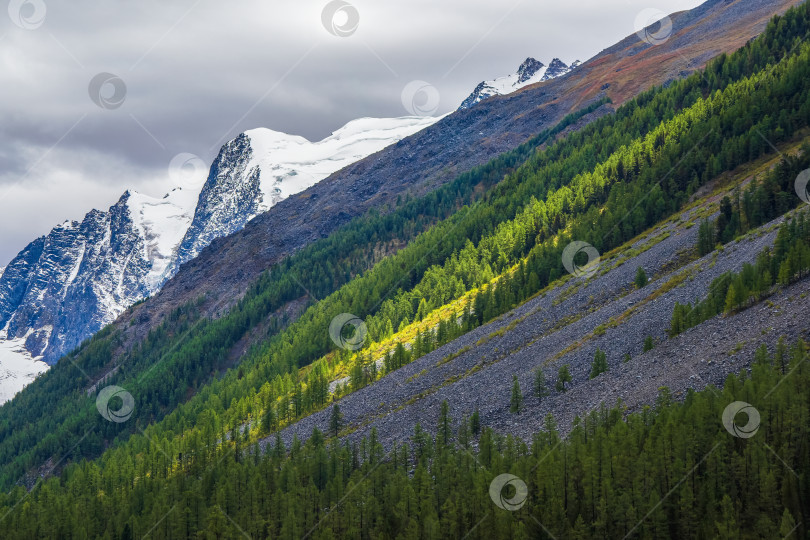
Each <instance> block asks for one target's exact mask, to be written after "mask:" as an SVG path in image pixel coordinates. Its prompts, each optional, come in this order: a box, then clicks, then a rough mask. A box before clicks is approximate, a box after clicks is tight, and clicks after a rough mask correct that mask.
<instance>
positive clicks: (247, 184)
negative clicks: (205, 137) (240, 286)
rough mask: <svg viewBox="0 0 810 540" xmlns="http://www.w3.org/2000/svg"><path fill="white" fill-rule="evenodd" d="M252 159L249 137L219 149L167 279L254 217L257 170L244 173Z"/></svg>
mask: <svg viewBox="0 0 810 540" xmlns="http://www.w3.org/2000/svg"><path fill="white" fill-rule="evenodd" d="M252 157H253V149H252V148H251V146H250V138H249V137H248V136H247V135H245V134H244V133H242V134H241V135H239V136H238V137H237V138H235V139H233V140H232V141H230V142H229V143H227V144H225V145H224V146H223V147H222V149H220V151H219V155H218V156H217V158H216V160H215V161H214V163H213V164H212V165H211V171H210V173H209V175H208V180H207V181H206V182H205V185H204V186H203V189H202V192H201V193H200V198H199V200H198V202H197V209H196V210H195V212H194V220H193V221H192V222H191V226H190V227H189V229H188V231H186V235H185V236H184V237H183V241H182V243H181V244H180V248H179V250H178V254H177V259H176V262H175V265H174V266H173V267H170V270H171V274H169V275H168V276H167V278H168V277H169V276H171V275H173V274H174V272H175V271H176V268H178V267H179V266H180V265H182V264H183V263H184V262H187V261H189V260H191V259H193V258H194V257H196V256H197V255H198V254H199V253H200V251H201V250H202V249H203V248H204V247H205V246H207V245H208V244H210V243H211V241H212V240H213V239H215V238H219V237H222V236H227V235H229V234H231V233H233V232H236V231H238V230H240V229H242V228H243V227H244V226H245V224H246V223H247V222H248V221H249V220H250V219H251V218H252V217H253V216H255V215H256V214H257V212H258V209H259V204H260V203H261V201H262V192H261V186H260V184H259V170H258V169H253V170H252V171H249V170H246V169H247V165H248V164H249V162H250V160H251V158H252Z"/></svg>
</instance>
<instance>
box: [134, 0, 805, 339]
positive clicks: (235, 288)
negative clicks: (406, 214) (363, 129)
mask: <svg viewBox="0 0 810 540" xmlns="http://www.w3.org/2000/svg"><path fill="white" fill-rule="evenodd" d="M796 3H798V0H780V1H778V2H775V3H774V2H765V1H763V0H735V1H732V2H726V1H721V0H711V1H709V2H706V3H705V4H703V5H701V6H699V7H698V8H695V9H694V10H691V11H688V12H681V13H678V14H675V15H673V16H672V21H673V34H672V36H671V37H670V39H669V40H667V41H666V42H664V43H663V44H661V45H657V46H653V45H649V44H647V43H645V42H643V41H642V40H641V39H640V38H639V37H638V36H637V35H635V34H633V35H631V36H629V37H627V38H626V39H624V40H622V41H621V42H619V43H618V44H616V45H614V46H612V47H610V48H608V49H606V50H605V51H603V52H602V53H600V54H599V55H597V56H595V57H594V58H592V59H590V60H588V61H587V62H585V63H583V64H582V65H581V66H579V67H577V69H575V70H574V71H572V72H571V73H569V74H567V75H564V76H562V77H558V78H556V79H552V80H550V81H546V82H541V83H537V84H534V85H530V86H528V87H525V88H523V89H521V90H519V91H517V92H514V93H512V94H509V95H506V96H495V97H492V98H490V99H487V100H484V101H482V102H481V103H479V104H477V105H476V106H475V107H472V108H470V109H467V110H461V111H457V112H455V113H453V114H451V115H449V116H447V117H445V118H443V119H442V120H440V121H439V122H437V123H436V124H434V125H433V126H431V127H429V128H427V129H424V130H422V131H420V132H418V133H416V134H415V135H413V136H411V137H408V138H406V139H404V140H402V141H400V142H399V143H397V144H395V145H392V146H390V147H388V148H386V149H385V150H384V151H381V152H379V153H377V154H373V155H371V156H369V157H367V158H365V159H363V160H360V161H358V162H357V163H354V164H352V165H351V166H349V167H346V168H344V169H343V170H341V171H340V172H339V173H336V174H333V175H331V176H330V177H328V178H326V179H324V180H323V181H321V182H319V183H318V184H316V185H315V186H313V187H312V188H310V189H308V190H306V191H304V192H302V193H301V194H299V195H297V196H295V197H290V198H288V199H286V200H284V201H281V202H280V203H279V204H278V205H276V206H275V207H273V208H272V209H271V210H270V211H269V212H266V213H264V214H261V215H259V216H258V217H257V218H255V219H254V220H253V221H252V222H250V223H249V224H248V225H247V226H246V227H245V229H244V230H242V231H240V232H238V233H236V234H234V235H231V236H229V237H227V238H223V239H220V240H217V241H214V242H213V243H212V245H211V246H210V247H209V248H207V249H205V250H203V251H202V252H201V253H200V256H199V257H197V258H195V259H194V260H192V261H190V262H189V263H187V264H186V265H185V266H184V268H183V269H182V271H181V272H179V273H178V275H177V276H176V277H175V278H174V279H172V280H171V281H169V282H168V283H167V284H166V286H165V287H164V288H163V289H162V291H161V292H160V294H158V295H156V296H155V297H154V298H153V299H152V300H150V302H148V303H147V305H141V306H138V307H137V310H136V311H135V312H134V313H133V314H131V315H127V316H126V317H125V318H124V319H122V321H121V324H122V327H124V326H127V325H129V324H130V322H131V321H133V320H134V321H135V322H134V323H133V327H132V328H131V329H130V330H126V331H127V333H128V334H129V335H130V339H133V340H137V339H140V337H142V336H144V335H146V333H147V332H148V331H149V329H150V328H154V327H156V326H157V325H158V324H159V323H160V322H161V321H162V320H164V318H165V317H166V315H167V314H168V313H169V312H170V311H171V310H172V309H174V308H175V307H177V306H179V305H182V304H184V303H186V302H189V301H192V300H194V299H196V298H199V297H201V296H205V298H206V300H205V303H204V304H203V305H202V306H201V307H202V309H203V310H204V312H205V313H207V314H210V315H215V314H220V313H222V312H224V311H225V310H227V309H228V308H229V307H230V306H232V305H233V303H234V302H235V301H236V300H237V299H238V298H240V297H241V296H242V295H243V294H244V292H245V290H246V289H247V287H248V285H249V284H250V283H251V282H252V281H253V280H255V279H256V277H257V276H258V275H259V274H260V273H261V272H262V271H264V270H265V269H267V268H269V267H270V266H271V265H273V264H274V263H276V262H278V261H279V260H281V259H283V257H284V256H286V255H288V254H289V253H291V252H293V251H295V250H296V249H299V248H300V247H301V246H304V245H307V244H309V243H311V242H313V241H314V240H316V239H319V238H323V237H325V236H327V235H329V234H330V233H331V232H332V231H334V230H336V229H337V228H339V227H340V226H342V225H344V224H346V223H348V222H349V221H350V220H351V219H352V218H354V217H357V216H359V215H362V214H363V213H365V212H366V211H368V210H369V209H370V208H386V207H389V206H391V205H394V204H395V203H396V201H397V199H398V198H400V199H401V198H403V197H405V196H408V195H410V196H418V195H421V194H424V193H426V192H429V191H431V190H433V189H435V188H436V187H437V186H439V185H442V184H444V183H446V182H448V181H449V180H451V179H452V178H454V177H455V176H456V175H457V174H458V173H460V172H463V171H467V170H469V169H470V168H471V167H473V166H475V165H479V164H481V163H485V162H486V161H487V160H489V159H491V158H492V157H494V156H495V155H498V154H500V153H502V152H504V151H507V150H509V149H511V148H514V147H516V146H517V145H518V144H520V143H522V142H524V141H526V140H527V138H528V137H530V136H531V135H533V134H536V133H538V132H540V131H542V130H543V129H544V128H548V127H550V126H553V125H554V124H556V123H557V122H558V121H560V120H561V119H562V118H563V117H564V116H565V115H566V114H568V113H570V112H572V111H575V110H578V109H580V108H582V107H584V106H586V105H588V104H589V103H593V102H594V101H595V100H598V99H600V98H602V97H605V96H607V97H610V98H611V99H612V100H613V102H614V103H615V104H616V105H620V104H621V103H624V102H625V101H626V100H628V99H629V98H630V97H632V96H634V95H637V94H638V92H640V91H642V90H644V89H646V88H649V87H651V86H653V85H656V84H663V83H666V82H670V81H672V80H674V79H676V78H679V77H681V76H683V75H684V74H687V73H691V72H693V71H695V70H696V69H698V68H699V67H701V66H703V65H704V64H705V63H706V61H708V60H709V59H710V58H712V57H714V56H715V55H717V54H720V53H722V52H730V51H733V50H735V49H737V48H738V47H740V46H742V45H744V44H745V43H746V42H747V41H749V40H750V39H751V38H753V37H754V36H756V35H757V34H758V33H759V32H761V31H762V29H763V28H764V27H765V25H766V24H767V22H768V20H769V19H770V18H771V16H772V15H773V14H774V13H779V12H784V10H786V9H787V8H788V7H789V6H791V5H793V4H796ZM617 66H618V67H617ZM608 112H609V108H608V107H605V108H603V109H602V110H600V111H599V112H598V113H595V114H594V115H593V116H592V117H591V119H593V118H594V117H598V116H599V115H601V114H606V113H608Z"/></svg>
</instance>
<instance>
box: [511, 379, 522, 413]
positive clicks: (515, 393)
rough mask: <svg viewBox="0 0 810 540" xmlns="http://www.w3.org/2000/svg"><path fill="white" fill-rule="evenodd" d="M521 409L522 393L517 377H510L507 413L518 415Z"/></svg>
mask: <svg viewBox="0 0 810 540" xmlns="http://www.w3.org/2000/svg"><path fill="white" fill-rule="evenodd" d="M522 408H523V393H522V392H521V391H520V383H519V382H518V378H517V375H512V398H511V399H510V400H509V412H511V413H519V412H520V410H521V409H522Z"/></svg>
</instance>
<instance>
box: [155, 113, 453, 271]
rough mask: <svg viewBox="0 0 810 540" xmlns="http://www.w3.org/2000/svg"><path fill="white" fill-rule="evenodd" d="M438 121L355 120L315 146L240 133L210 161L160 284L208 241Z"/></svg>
mask: <svg viewBox="0 0 810 540" xmlns="http://www.w3.org/2000/svg"><path fill="white" fill-rule="evenodd" d="M438 120H439V118H435V117H418V116H407V117H401V118H360V119H357V120H352V121H351V122H349V123H347V124H346V125H345V126H343V127H341V128H340V129H338V130H336V131H334V132H333V133H332V134H331V135H329V136H328V137H326V138H324V139H323V140H320V141H317V142H311V141H309V140H307V139H305V138H304V137H299V136H296V135H287V134H285V133H280V132H278V131H274V130H271V129H266V128H258V129H251V130H248V131H246V132H244V133H242V134H241V135H239V136H238V137H236V138H235V139H233V140H232V141H230V142H228V143H227V144H225V145H224V146H223V147H222V150H220V153H219V155H218V156H217V158H216V160H214V163H213V165H212V166H211V172H210V174H209V176H208V180H207V181H206V183H205V185H204V186H203V190H202V192H201V193H200V197H199V201H198V202H197V208H196V210H195V213H194V221H193V222H192V224H191V227H189V229H188V231H187V232H186V235H185V237H184V238H183V241H182V243H181V244H180V248H179V252H178V256H177V258H176V260H175V263H174V264H173V266H172V267H171V268H169V269H168V272H167V273H166V275H165V276H164V278H165V279H168V278H170V277H171V276H172V275H174V272H176V271H177V268H178V267H179V266H180V265H181V264H183V263H184V262H186V261H189V260H191V259H193V258H194V257H196V256H197V255H198V254H199V253H200V251H201V250H202V249H203V248H205V246H207V245H208V244H209V243H211V241H212V240H214V239H215V238H219V237H221V236H226V235H229V234H232V233H234V232H236V231H238V230H239V229H241V228H243V227H244V226H245V224H246V223H247V222H248V221H250V220H251V219H253V218H254V217H256V216H257V215H258V214H260V213H262V212H265V211H267V210H268V209H269V208H270V207H272V206H274V205H275V204H277V203H278V202H279V201H281V200H283V199H286V198H287V197H289V196H290V195H294V194H296V193H299V192H301V191H304V190H305V189H307V188H308V187H310V186H312V185H314V184H315V183H317V182H319V181H321V180H323V179H324V178H326V177H327V176H329V175H330V174H332V173H334V172H336V171H338V170H340V169H342V168H344V167H346V166H348V165H351V164H352V163H355V162H356V161H359V160H360V159H362V158H364V157H366V156H368V155H370V154H373V153H374V152H377V151H379V150H382V149H383V148H385V147H386V146H388V145H390V144H392V143H395V142H397V141H399V140H400V139H403V138H405V137H407V136H409V135H412V134H414V133H416V132H417V131H421V130H422V129H424V128H426V127H428V126H430V125H432V124H434V123H435V122H437V121H438Z"/></svg>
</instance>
